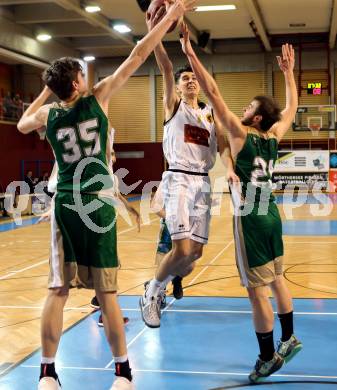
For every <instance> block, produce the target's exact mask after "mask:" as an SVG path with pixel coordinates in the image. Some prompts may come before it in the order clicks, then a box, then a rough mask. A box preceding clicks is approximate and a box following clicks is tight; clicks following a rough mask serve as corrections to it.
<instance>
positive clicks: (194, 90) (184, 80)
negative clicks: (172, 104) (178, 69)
mask: <svg viewBox="0 0 337 390" xmlns="http://www.w3.org/2000/svg"><path fill="white" fill-rule="evenodd" d="M177 89H178V92H179V93H180V94H181V95H182V96H191V95H192V96H198V95H199V92H200V85H199V83H198V80H197V78H196V77H195V74H194V73H193V72H184V73H182V74H181V75H180V79H179V82H178V84H177Z"/></svg>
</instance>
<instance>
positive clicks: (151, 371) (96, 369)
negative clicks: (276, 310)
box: [21, 364, 337, 379]
mask: <svg viewBox="0 0 337 390" xmlns="http://www.w3.org/2000/svg"><path fill="white" fill-rule="evenodd" d="M21 367H24V368H40V366H37V365H25V364H23V365H22V366H21ZM60 369H61V370H83V371H115V369H113V368H100V367H64V366H60ZM132 371H134V372H148V373H152V374H155V373H159V374H185V375H222V376H245V377H246V376H248V375H249V373H248V372H221V371H220V372H216V371H178V370H142V369H137V368H133V369H132ZM271 376H272V377H279V378H301V379H337V376H334V375H306V374H273V375H271Z"/></svg>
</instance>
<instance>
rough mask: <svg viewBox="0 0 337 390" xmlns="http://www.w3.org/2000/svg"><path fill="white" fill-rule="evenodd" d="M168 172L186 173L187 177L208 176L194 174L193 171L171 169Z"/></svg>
mask: <svg viewBox="0 0 337 390" xmlns="http://www.w3.org/2000/svg"><path fill="white" fill-rule="evenodd" d="M167 171H169V172H178V173H185V174H186V175H192V176H208V172H192V171H184V170H182V169H171V168H169V169H168V170H167Z"/></svg>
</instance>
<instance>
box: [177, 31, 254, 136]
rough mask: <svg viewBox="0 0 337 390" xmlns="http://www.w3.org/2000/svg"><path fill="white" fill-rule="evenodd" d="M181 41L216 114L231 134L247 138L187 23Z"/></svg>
mask: <svg viewBox="0 0 337 390" xmlns="http://www.w3.org/2000/svg"><path fill="white" fill-rule="evenodd" d="M180 42H181V45H182V49H183V52H184V53H185V54H186V56H187V58H188V61H189V63H190V65H191V67H192V69H193V72H194V74H195V75H196V77H197V80H198V81H199V84H200V86H201V88H202V89H203V91H204V92H205V94H206V96H207V97H208V99H209V101H210V103H211V105H212V106H213V109H214V111H215V114H216V116H217V117H218V119H219V121H220V122H221V124H222V125H223V126H225V127H226V128H227V129H228V130H229V132H230V133H231V136H234V137H240V138H241V137H242V138H245V137H246V131H245V129H244V127H243V126H242V124H241V122H240V119H239V118H238V117H237V116H236V115H235V114H234V113H232V112H231V111H230V110H229V108H228V106H227V104H226V103H225V102H224V100H223V98H222V96H221V93H220V91H219V88H218V86H217V84H216V82H215V80H214V79H213V77H212V76H211V75H210V74H209V73H208V72H207V70H206V69H205V67H204V66H203V65H202V63H201V62H200V60H199V58H198V57H197V55H196V54H195V52H194V50H193V48H192V45H191V42H190V38H189V32H188V28H187V26H186V24H183V25H182V28H181V38H180Z"/></svg>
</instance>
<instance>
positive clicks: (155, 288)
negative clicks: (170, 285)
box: [145, 279, 162, 299]
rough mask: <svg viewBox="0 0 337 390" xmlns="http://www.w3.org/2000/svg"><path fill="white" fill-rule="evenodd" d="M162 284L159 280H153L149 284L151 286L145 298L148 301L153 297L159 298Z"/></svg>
mask: <svg viewBox="0 0 337 390" xmlns="http://www.w3.org/2000/svg"><path fill="white" fill-rule="evenodd" d="M161 284H162V282H160V281H159V280H157V279H152V280H151V281H150V283H149V286H148V288H147V290H146V293H145V297H146V299H151V298H152V297H157V296H158V294H159V291H160V289H161Z"/></svg>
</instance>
